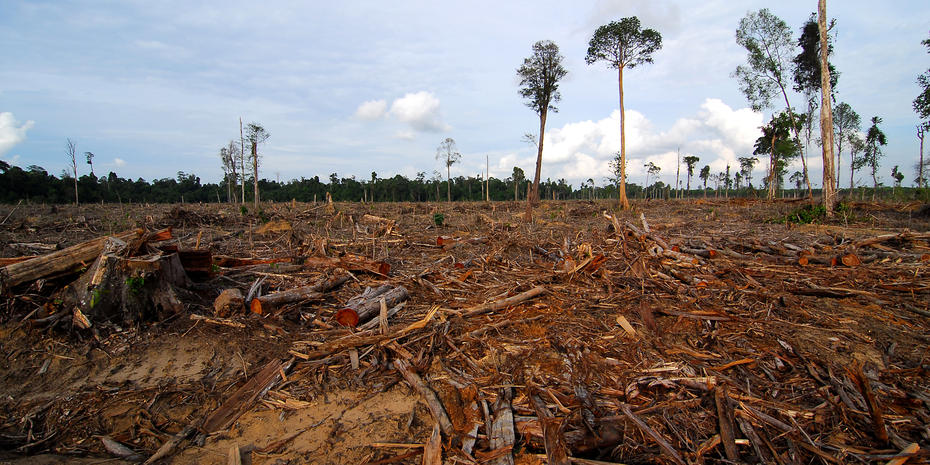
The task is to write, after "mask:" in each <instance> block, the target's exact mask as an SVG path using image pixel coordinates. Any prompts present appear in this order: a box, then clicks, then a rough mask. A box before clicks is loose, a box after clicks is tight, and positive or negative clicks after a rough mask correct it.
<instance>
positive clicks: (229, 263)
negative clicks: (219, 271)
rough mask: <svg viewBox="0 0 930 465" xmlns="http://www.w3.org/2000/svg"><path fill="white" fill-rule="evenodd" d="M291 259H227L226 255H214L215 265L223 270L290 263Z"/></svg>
mask: <svg viewBox="0 0 930 465" xmlns="http://www.w3.org/2000/svg"><path fill="white" fill-rule="evenodd" d="M290 262H291V259H290V258H239V257H227V256H225V255H214V256H213V264H214V265H216V266H221V267H223V268H235V267H240V266H251V265H267V264H271V263H290Z"/></svg>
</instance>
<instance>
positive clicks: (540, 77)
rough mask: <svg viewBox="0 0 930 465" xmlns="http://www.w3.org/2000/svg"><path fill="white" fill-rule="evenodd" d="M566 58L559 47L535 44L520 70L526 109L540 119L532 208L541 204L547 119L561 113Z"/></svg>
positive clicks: (546, 41) (530, 198) (531, 194)
mask: <svg viewBox="0 0 930 465" xmlns="http://www.w3.org/2000/svg"><path fill="white" fill-rule="evenodd" d="M564 59H565V58H564V57H563V56H562V55H561V54H559V46H558V45H556V44H555V42H552V41H551V40H541V41H539V42H536V43H535V44H533V54H532V55H531V56H530V57H528V58H524V59H523V65H522V66H520V67H519V68H518V69H517V76H518V77H519V78H520V95H521V96H523V98H525V99H526V106H528V107H530V108H532V109H533V111H535V112H536V114H537V115H538V116H539V140H538V143H537V144H536V148H537V151H536V175H535V176H534V177H533V189H532V192H531V193H530V194H529V195H528V197H529V199H528V200H529V202H530V204H531V205H536V204H538V203H539V176H540V173H541V170H542V155H543V140H544V138H545V135H546V116H547V115H548V114H549V111H552V112H553V113H555V112H557V111H559V110H558V108H557V107H556V106H555V104H556V103H557V102H558V101H559V100H561V99H562V95H561V94H560V93H559V81H560V80H562V78H564V77H565V75H566V74H568V71H566V70H565V68H564V67H563V66H562V61H563V60H564Z"/></svg>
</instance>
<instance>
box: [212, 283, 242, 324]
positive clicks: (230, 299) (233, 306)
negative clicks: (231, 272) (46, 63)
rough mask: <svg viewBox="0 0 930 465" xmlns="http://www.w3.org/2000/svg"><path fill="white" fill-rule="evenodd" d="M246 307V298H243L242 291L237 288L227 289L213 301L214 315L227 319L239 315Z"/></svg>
mask: <svg viewBox="0 0 930 465" xmlns="http://www.w3.org/2000/svg"><path fill="white" fill-rule="evenodd" d="M244 305H245V297H243V296H242V291H240V290H239V289H236V288H230V289H225V290H223V292H221V293H220V295H219V297H217V298H216V300H214V301H213V314H214V315H216V316H218V317H220V318H226V317H227V316H229V315H231V314H233V313H239V311H241V310H242V308H243V306H244Z"/></svg>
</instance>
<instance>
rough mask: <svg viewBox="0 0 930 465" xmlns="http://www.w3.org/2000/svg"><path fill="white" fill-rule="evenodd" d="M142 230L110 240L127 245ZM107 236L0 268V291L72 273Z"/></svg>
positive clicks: (91, 256) (92, 256) (95, 253)
mask: <svg viewBox="0 0 930 465" xmlns="http://www.w3.org/2000/svg"><path fill="white" fill-rule="evenodd" d="M142 234H143V230H142V229H134V230H131V231H126V232H123V233H120V234H117V235H115V236H113V237H115V238H117V239H119V240H121V241H123V242H128V241H132V240H134V239H137V238H139V237H141V236H142ZM107 239H109V236H103V237H98V238H96V239H93V240H90V241H87V242H82V243H80V244H77V245H73V246H71V247H68V248H65V249H62V250H58V251H55V252H52V253H50V254H46V255H41V256H38V257H35V258H32V259H30V260H26V261H23V262H19V263H14V264H12V265H7V266H4V267H3V268H0V290H2V292H7V291H9V290H10V289H11V288H13V287H14V286H18V285H20V284H22V283H26V282H31V281H35V280H37V279H40V278H46V277H49V276H52V275H56V274H60V273H64V272H66V271H71V270H74V269H75V268H79V267H80V266H84V265H86V264H87V263H88V262H91V261H93V260H94V259H96V258H97V257H98V256H99V255H100V252H101V251H102V250H103V246H104V244H105V243H106V242H107Z"/></svg>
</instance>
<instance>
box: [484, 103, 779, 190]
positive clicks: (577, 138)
mask: <svg viewBox="0 0 930 465" xmlns="http://www.w3.org/2000/svg"><path fill="white" fill-rule="evenodd" d="M762 117H763V115H762V114H761V113H756V112H753V111H752V110H750V109H748V108H742V109H733V108H731V107H730V106H728V105H727V104H725V103H724V102H722V101H721V100H719V99H713V98H709V99H706V100H705V101H704V102H703V103H702V104H701V106H700V108H698V109H697V111H696V112H695V113H694V114H693V115H691V116H688V117H684V118H680V119H678V120H676V121H675V122H674V123H673V124H672V125H671V127H669V128H668V129H667V130H658V129H656V128H655V127H654V125H653V124H652V122H650V121H649V119H647V118H646V117H645V116H644V115H643V114H642V113H641V112H639V111H636V110H627V111H626V156H627V174H628V175H629V176H630V177H631V178H632V181H633V182H640V183H641V182H642V178H644V177H645V174H646V170H645V168H644V167H643V165H644V164H646V163H648V162H652V163H655V164H656V165H658V166H659V167H660V168H661V169H662V171H661V173H660V180H662V181H663V182H666V183H672V184H673V183H674V179H675V169H676V164H677V162H678V150H679V148H680V150H681V157H682V158H684V157H685V156H686V155H695V156H697V157H699V158H700V161H699V162H698V169H700V167H702V166H704V165H709V166H710V167H711V172H713V173H717V172H720V171H724V170H726V166H727V165H730V167H731V170H733V169H738V167H739V161H738V158H739V157H741V156H746V155H748V154H749V153H751V152H752V145H753V142H755V140H756V139H757V138H758V137H759V135H760V131H759V127H760V126H761V125H762ZM619 150H620V111H619V110H615V111H613V112H612V113H611V114H610V116H608V117H606V118H603V119H601V120H598V121H591V120H588V121H579V122H573V123H568V124H566V125H564V126H562V127H558V128H552V129H550V130H548V131H546V138H545V145H544V153H543V179H545V178H547V177H549V178H553V179H556V178H565V179H567V180H569V181H570V182H578V181H583V180H587V179H589V178H591V179H594V180H595V182H597V183H598V184H599V185H600V184H603V182H604V179H605V178H606V177H607V176H608V175H609V171H610V170H609V167H608V164H609V162H610V160H611V159H613V157H614V156H615V155H616V153H617V152H618V151H619ZM513 166H521V167H524V169H526V167H532V166H535V153H533V154H530V153H529V152H528V151H522V152H520V153H518V154H517V153H514V154H509V155H505V156H504V157H502V158H501V160H500V162H499V163H498V170H502V171H506V172H509V170H510V169H512V167H513ZM685 176H686V174H685V172H684V167H682V172H681V179H682V180H684V178H685Z"/></svg>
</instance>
